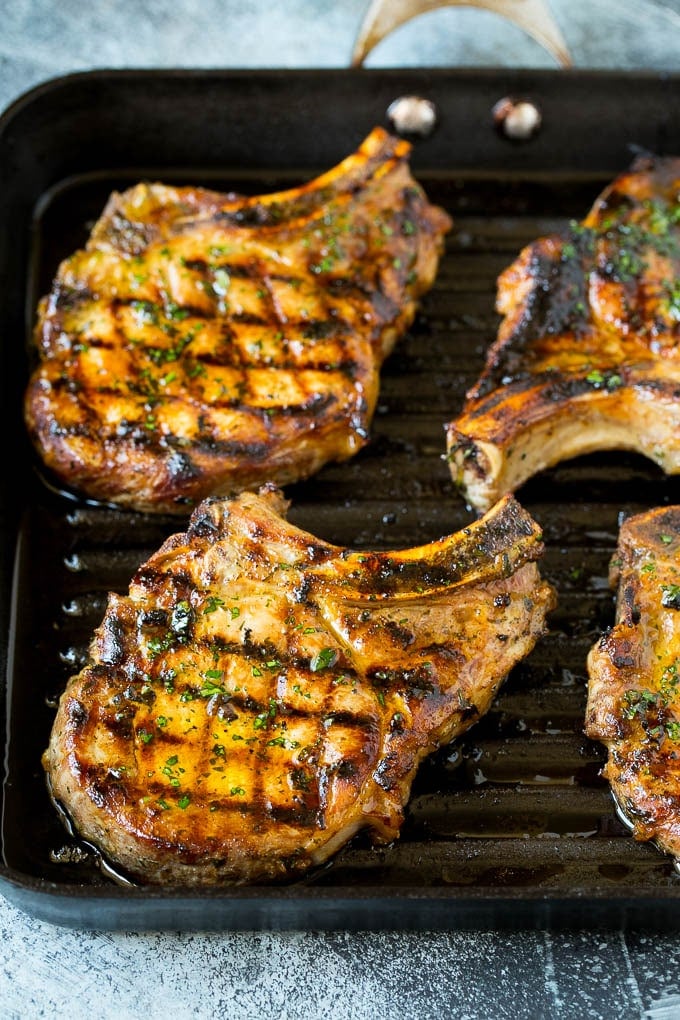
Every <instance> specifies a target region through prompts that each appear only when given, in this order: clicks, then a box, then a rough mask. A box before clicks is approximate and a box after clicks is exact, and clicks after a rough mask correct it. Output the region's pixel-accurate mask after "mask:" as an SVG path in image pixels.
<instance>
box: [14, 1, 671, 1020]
mask: <svg viewBox="0 0 680 1020" xmlns="http://www.w3.org/2000/svg"><path fill="white" fill-rule="evenodd" d="M367 6H368V4H367V3H366V2H364V0H341V2H336V3H332V2H328V3H326V2H323V0H290V2H288V3H285V2H284V3H273V2H272V0H237V2H232V0H173V2H172V3H170V2H169V0H90V2H89V3H88V2H83V0H11V2H10V0H6V2H5V3H3V4H2V5H0V7H1V14H2V16H1V18H0V109H4V108H5V107H6V106H8V105H9V104H10V103H11V102H12V101H13V100H14V99H15V98H16V97H18V96H19V95H21V94H22V93H24V92H25V91H26V90H28V89H29V88H30V87H31V86H33V85H35V84H37V83H39V82H41V81H45V80H47V79H50V78H53V77H56V76H59V75H62V74H65V73H68V72H72V71H78V70H87V69H90V68H107V67H108V68H114V67H225V68H228V67H290V68H298V67H319V68H320V67H345V66H348V65H349V62H350V56H351V52H352V47H353V42H354V38H355V36H356V33H357V31H358V29H359V26H360V23H361V20H362V17H363V15H364V14H365V11H366V9H367ZM551 7H552V10H553V12H554V14H555V16H556V18H557V20H558V22H559V24H560V27H561V29H562V31H563V33H564V36H565V38H566V41H567V44H568V46H569V48H570V50H571V53H572V56H573V58H574V64H575V66H576V67H578V68H619V69H635V68H658V69H668V70H672V71H679V70H680V0H552V3H551ZM418 65H431V66H435V65H445V66H446V65H450V66H485V65H486V66H490V65H495V66H524V67H551V66H554V63H553V60H552V58H551V57H550V56H549V55H548V54H546V53H545V52H544V51H543V50H542V49H541V48H540V47H539V46H538V45H537V44H536V43H535V42H534V41H533V40H531V39H530V38H529V37H528V36H526V35H525V34H524V33H523V32H521V31H520V30H519V29H518V28H516V27H514V26H513V25H510V24H509V23H506V22H505V21H503V20H502V19H501V18H500V17H498V16H497V15H493V14H490V13H488V12H484V11H478V10H472V9H470V8H450V7H449V8H445V9H442V10H439V11H435V12H431V13H429V14H426V15H423V16H421V17H420V18H418V19H416V20H415V21H413V22H411V23H409V24H407V25H405V26H403V27H402V28H401V29H399V30H398V31H396V32H395V33H394V34H393V35H392V36H390V37H389V38H388V39H387V40H385V41H384V42H383V43H381V44H380V45H379V46H378V47H377V48H376V49H375V50H374V51H373V52H372V53H371V54H370V56H369V57H368V59H367V61H366V66H368V67H387V66H418ZM0 889H1V887H0ZM53 1016H54V1017H56V1016H59V1017H64V1016H65V1017H68V1018H69V1020H81V1018H87V1020H90V1018H93V1017H96V1018H97V1020H113V1018H125V1017H145V1018H146V1020H155V1018H157V1017H158V1018H161V1017H162V1018H168V1020H183V1018H189V1017H204V1016H205V1017H210V1016H221V1017H225V1018H229V1020H239V1018H246V1017H247V1018H248V1020H252V1018H254V1017H257V1018H260V1017H262V1018H270V1017H277V1018H279V1017H280V1018H316V1017H319V1018H322V1017H333V1018H335V1020H345V1018H347V1020H349V1018H352V1020H364V1018H365V1020H376V1018H378V1020H388V1018H392V1017H394V1018H399V1020H408V1018H411V1017H413V1018H416V1017H417V1018H419V1020H428V1018H430V1017H431V1018H433V1020H434V1018H441V1017H456V1018H459V1020H466V1018H468V1020H472V1018H474V1020H476V1018H492V1020H502V1018H505V1017H508V1018H517V1020H524V1018H526V1020H540V1018H546V1020H548V1018H550V1020H552V1018H569V1020H571V1018H572V1017H579V1018H581V1017H583V1018H586V1017H588V1018H616V1020H634V1018H642V1017H645V1018H649V1020H674V1018H677V1017H680V937H674V936H665V937H660V936H648V935H643V934H631V933H627V934H625V935H624V934H621V933H616V932H607V933H603V934H600V933H595V932H576V933H568V934H566V933H560V932H520V933H517V934H507V933H506V934H500V933H493V932H480V933H460V932H453V933H420V934H410V933H403V932H387V933H371V932H365V933H359V934H356V933H354V934H349V933H316V932H299V933H281V934H264V933H242V934H225V935H217V934H209V933H206V934H196V933H191V934H189V933H182V932H178V933H167V932H163V933H159V932H148V933H108V932H85V933H81V932H77V931H71V930H69V929H61V928H56V927H53V926H51V925H49V924H46V923H43V922H41V921H37V920H34V919H33V918H31V917H30V916H27V915H25V914H23V913H22V912H20V911H18V910H17V909H16V908H15V907H14V906H12V905H11V904H10V903H8V902H7V901H6V900H5V899H4V898H3V897H2V896H1V895H0V1017H2V1018H10V1017H11V1018H14V1017H16V1018H22V1020H23V1018H33V1017H53Z"/></svg>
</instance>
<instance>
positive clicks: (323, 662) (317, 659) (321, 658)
mask: <svg viewBox="0 0 680 1020" xmlns="http://www.w3.org/2000/svg"><path fill="white" fill-rule="evenodd" d="M337 661H338V653H337V651H336V649H335V648H322V649H321V651H320V652H317V653H316V655H315V656H314V658H313V659H312V660H311V662H310V664H309V668H310V669H311V671H312V673H318V672H319V671H320V670H322V669H328V667H329V666H334V665H335V663H336V662H337Z"/></svg>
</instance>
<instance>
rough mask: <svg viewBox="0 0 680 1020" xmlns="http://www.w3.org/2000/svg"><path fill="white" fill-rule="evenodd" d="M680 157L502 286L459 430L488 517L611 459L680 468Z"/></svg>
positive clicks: (615, 189)
mask: <svg viewBox="0 0 680 1020" xmlns="http://www.w3.org/2000/svg"><path fill="white" fill-rule="evenodd" d="M679 281H680V158H670V157H669V158H665V159H662V158H659V159H651V158H644V159H638V160H637V162H636V163H635V164H634V165H633V166H632V168H631V170H630V171H629V172H627V173H624V174H622V175H621V176H619V177H618V178H617V179H616V180H615V181H614V182H613V183H612V184H611V185H610V186H609V187H608V188H607V189H606V190H605V191H604V192H603V194H602V195H601V196H600V197H599V198H598V199H597V201H596V202H595V205H594V206H593V209H592V210H591V212H590V214H589V215H588V216H587V217H586V219H585V220H583V222H582V223H580V224H576V223H574V224H572V225H571V227H570V229H569V230H568V231H566V232H565V233H564V234H562V235H554V236H548V237H543V238H541V239H540V240H538V241H536V242H534V243H533V244H530V245H529V246H528V247H526V248H525V249H524V250H523V251H522V253H521V254H520V256H519V258H518V259H517V261H516V262H514V263H513V264H512V265H511V266H509V268H508V269H506V270H505V271H504V272H503V273H502V275H501V276H500V278H499V283H498V300H497V309H498V311H499V312H500V313H501V315H503V320H502V322H501V326H500V329H499V333H498V337H497V339H496V341H495V343H494V344H493V345H492V346H491V348H490V350H489V353H488V357H487V363H486V367H485V369H484V371H483V373H482V375H481V377H480V379H479V381H478V382H477V384H476V385H475V386H474V387H473V388H472V389H471V390H470V391H469V392H468V394H467V397H466V401H465V404H464V407H463V409H462V412H461V414H460V415H459V416H458V417H457V418H456V419H454V420H453V421H452V422H450V423H449V425H448V427H447V449H448V458H449V463H450V466H451V473H452V475H453V478H454V480H455V481H456V482H457V484H458V485H459V487H460V488H461V490H462V492H463V494H464V496H465V497H466V499H467V500H468V502H469V503H470V504H471V505H473V506H474V507H476V508H477V509H478V510H484V509H486V508H488V507H489V506H490V505H491V504H492V503H493V502H495V501H496V500H497V499H498V498H499V496H500V495H502V494H503V493H506V492H515V491H516V490H517V489H518V488H519V486H520V485H522V484H523V482H525V481H526V479H528V478H529V477H531V476H532V475H534V474H536V473H538V472H539V471H542V470H543V469H544V468H547V467H550V466H552V465H554V464H556V463H558V462H559V461H562V460H565V459H567V458H569V457H575V456H577V455H581V454H586V453H592V452H594V451H597V450H610V449H621V450H633V451H637V452H639V453H642V454H645V455H646V456H647V457H649V458H651V459H652V460H653V461H655V462H656V463H657V464H658V465H659V466H660V467H662V468H663V469H664V470H665V471H666V472H668V473H669V474H675V473H677V472H678V471H680V344H679V339H680V282H679Z"/></svg>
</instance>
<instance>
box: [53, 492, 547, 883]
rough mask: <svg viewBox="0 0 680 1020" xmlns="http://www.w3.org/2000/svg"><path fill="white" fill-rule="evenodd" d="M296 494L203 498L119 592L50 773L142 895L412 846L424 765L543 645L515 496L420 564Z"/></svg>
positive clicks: (64, 720) (72, 698) (543, 606)
mask: <svg viewBox="0 0 680 1020" xmlns="http://www.w3.org/2000/svg"><path fill="white" fill-rule="evenodd" d="M285 509H286V503H285V501H284V499H283V497H282V494H281V492H280V491H279V490H277V489H274V488H273V487H267V488H264V489H263V490H262V491H261V492H260V494H257V495H256V494H252V493H243V494H241V495H240V496H238V497H235V498H234V499H231V500H228V499H224V500H208V501H206V502H205V503H204V504H202V505H201V506H200V507H199V508H197V510H195V511H194V513H193V515H192V517H191V519H190V522H189V527H188V530H187V531H186V532H185V533H182V534H176V535H174V536H172V537H171V538H169V539H168V540H167V541H166V542H165V543H164V545H163V546H162V547H161V548H160V549H159V550H158V552H156V553H155V554H154V555H153V556H151V558H150V559H149V560H148V561H147V562H146V563H145V564H143V565H142V566H141V567H140V568H139V570H138V572H137V574H136V575H135V577H134V579H133V581H132V583H131V586H130V590H129V594H128V595H126V596H120V595H111V596H110V599H109V603H108V607H107V610H106V613H105V616H104V618H103V621H102V623H101V625H100V627H99V628H98V630H97V632H96V634H95V636H94V639H93V642H92V645H91V661H90V663H89V665H87V666H86V667H85V668H84V669H83V670H82V672H81V673H80V674H79V675H77V676H75V677H73V678H72V679H71V680H70V682H69V684H68V686H67V688H66V690H65V692H64V694H63V695H62V697H61V700H60V703H59V707H58V711H57V715H56V718H55V722H54V727H53V731H52V736H51V739H50V743H49V747H48V749H47V750H46V752H45V754H44V757H43V763H44V767H45V769H46V772H47V775H48V778H49V782H50V784H51V787H52V791H53V794H54V796H55V798H56V799H57V800H58V801H59V802H60V803H61V804H62V805H63V807H64V808H65V809H66V811H67V812H68V814H69V815H70V817H71V819H72V821H73V823H74V825H75V827H76V830H77V831H78V832H79V833H80V834H81V835H82V836H83V837H84V838H86V839H87V840H89V841H91V842H92V843H94V844H95V845H96V846H98V847H99V848H100V849H101V851H102V852H103V853H104V854H105V855H106V857H108V858H109V860H110V861H112V862H114V863H115V864H117V865H118V866H119V867H122V868H123V869H125V870H126V871H127V872H128V873H129V874H130V875H131V876H133V877H134V878H136V879H138V880H140V881H142V882H150V883H170V882H172V883H180V884H188V885H210V884H214V883H217V882H224V881H253V880H271V879H279V878H287V877H292V876H295V875H297V874H300V873H302V872H304V871H305V870H306V869H308V868H309V867H310V866H312V865H315V864H319V863H321V862H322V861H324V860H326V859H327V858H328V857H329V856H330V855H331V854H333V853H334V852H335V851H336V850H337V849H338V848H339V847H340V846H342V845H343V844H344V843H345V842H346V841H347V840H349V839H350V838H351V837H352V836H353V835H354V833H356V832H357V831H358V830H359V829H362V828H366V829H368V830H369V831H370V834H371V837H372V839H373V840H374V841H375V842H378V843H388V842H391V841H392V840H394V839H395V838H396V837H397V836H398V834H399V829H400V825H401V822H402V820H403V807H404V805H405V803H406V801H407V799H408V796H409V791H410V786H411V782H412V779H413V776H414V774H415V771H416V769H417V767H418V764H419V763H420V761H421V760H422V759H423V757H424V756H425V755H427V754H429V753H430V752H431V751H432V750H433V749H435V748H436V747H437V746H439V745H440V744H442V743H445V742H448V741H450V740H451V739H452V738H453V737H455V736H456V735H457V734H459V733H462V732H463V731H465V730H466V729H467V728H468V727H469V726H471V725H472V724H473V723H474V722H475V721H476V720H477V719H478V718H479V717H480V716H481V715H482V714H483V713H484V712H486V710H487V709H488V707H489V705H490V703H491V701H492V698H493V696H494V694H495V693H496V691H497V689H498V687H499V685H500V684H501V682H502V680H503V679H504V678H505V676H506V675H507V673H508V672H509V671H510V670H511V669H512V667H513V666H514V665H515V664H516V663H517V662H518V661H519V660H520V659H522V658H523V657H524V656H525V655H527V654H528V652H529V651H530V650H531V648H532V647H533V646H534V644H535V642H536V640H537V639H538V637H539V636H540V635H541V634H542V633H543V632H544V629H545V617H546V613H547V612H548V611H549V610H550V609H551V608H552V606H553V605H554V593H553V590H552V588H551V587H550V586H549V585H547V584H546V583H545V582H543V581H542V580H541V577H540V575H539V572H538V568H537V565H536V561H537V560H539V559H540V557H541V556H542V554H543V545H542V540H541V534H540V531H539V529H538V527H537V525H536V524H535V522H534V521H533V520H532V519H531V517H530V516H529V515H528V514H527V513H526V512H525V511H524V510H523V509H522V508H521V507H520V506H519V504H518V503H516V502H515V500H514V499H512V498H511V497H509V498H508V499H506V500H504V501H502V502H501V503H500V504H499V505H498V506H496V507H494V509H493V510H492V511H491V512H490V513H489V514H488V515H487V516H486V517H484V518H483V519H481V520H479V521H476V522H475V523H474V524H472V525H471V526H470V527H467V528H465V529H463V530H462V531H460V532H458V533H456V534H453V535H449V536H447V537H445V538H442V539H441V540H439V541H437V542H433V543H431V544H430V545H426V546H423V547H420V548H413V549H406V550H401V551H395V552H370V553H357V552H352V551H349V550H346V549H342V548H338V547H336V546H332V545H329V544H327V543H325V542H323V541H320V540H319V539H317V538H315V537H314V536H312V535H310V534H308V533H306V532H303V531H300V530H299V529H297V528H295V527H293V526H292V525H290V524H288V523H287V522H286V521H285V519H284V518H283V517H282V516H281V515H282V514H283V513H284V512H285Z"/></svg>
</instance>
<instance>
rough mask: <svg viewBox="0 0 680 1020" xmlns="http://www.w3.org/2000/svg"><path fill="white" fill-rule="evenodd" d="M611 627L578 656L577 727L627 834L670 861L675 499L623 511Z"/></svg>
mask: <svg viewBox="0 0 680 1020" xmlns="http://www.w3.org/2000/svg"><path fill="white" fill-rule="evenodd" d="M610 576H611V580H612V584H614V585H616V586H617V588H618V596H617V612H616V625H615V626H614V628H613V629H612V630H611V631H610V632H609V633H607V634H605V635H604V636H603V637H602V639H601V640H600V641H599V642H598V643H597V645H595V646H594V647H593V649H592V650H591V652H590V655H589V657H588V672H589V690H588V705H587V710H586V733H587V735H588V736H589V737H591V738H592V739H593V740H600V741H602V743H604V744H605V745H606V746H607V748H608V760H607V764H606V766H605V768H604V770H603V774H604V776H605V777H606V778H607V779H608V780H609V782H610V785H611V788H612V792H613V794H614V797H615V799H616V801H617V803H618V805H619V808H620V810H621V813H622V814H623V816H624V817H625V818H626V819H627V820H628V821H629V822H630V823H631V825H632V826H633V833H634V835H635V838H636V839H639V840H652V841H653V842H655V843H657V844H658V846H659V847H661V848H662V849H664V850H665V851H667V852H668V853H670V854H672V855H673V856H675V857H676V858H678V859H680V506H670V507H659V508H657V509H654V510H650V511H648V512H646V513H641V514H637V515H636V516H634V517H630V518H629V519H628V520H627V521H625V522H624V524H623V525H622V527H621V531H620V535H619V543H618V550H617V553H616V556H615V558H614V559H613V561H612V566H611V568H610Z"/></svg>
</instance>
